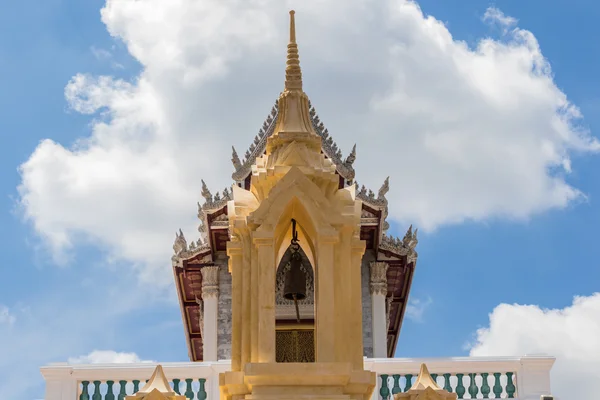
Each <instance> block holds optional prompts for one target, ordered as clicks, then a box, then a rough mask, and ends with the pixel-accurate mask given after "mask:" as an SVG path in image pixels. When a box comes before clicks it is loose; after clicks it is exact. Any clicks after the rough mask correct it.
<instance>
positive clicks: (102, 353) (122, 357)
mask: <svg viewBox="0 0 600 400" xmlns="http://www.w3.org/2000/svg"><path fill="white" fill-rule="evenodd" d="M68 362H69V364H124V363H139V362H153V361H151V360H141V359H140V358H139V357H138V355H137V354H135V353H124V352H117V351H114V350H94V351H92V352H90V353H89V354H87V355H84V356H79V357H70V358H69V361H68Z"/></svg>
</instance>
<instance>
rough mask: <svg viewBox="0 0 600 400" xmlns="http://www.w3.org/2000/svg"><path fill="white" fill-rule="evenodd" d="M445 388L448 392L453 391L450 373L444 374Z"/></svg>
mask: <svg viewBox="0 0 600 400" xmlns="http://www.w3.org/2000/svg"><path fill="white" fill-rule="evenodd" d="M444 390H445V391H446V392H448V393H452V386H450V374H444Z"/></svg>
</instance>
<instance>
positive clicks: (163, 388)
mask: <svg viewBox="0 0 600 400" xmlns="http://www.w3.org/2000/svg"><path fill="white" fill-rule="evenodd" d="M153 391H157V392H159V393H160V394H162V395H164V396H175V395H176V393H175V392H174V391H173V389H172V388H171V385H169V380H168V379H167V377H166V376H165V372H164V371H163V368H162V366H161V365H157V366H156V369H155V370H154V373H153V374H152V376H151V377H150V379H149V380H148V382H147V383H146V385H144V387H143V388H141V389H140V390H139V391H138V392H137V393H136V394H135V395H134V396H135V397H137V398H139V397H145V395H147V394H149V393H150V392H153ZM134 396H131V397H134ZM135 397H134V398H135ZM128 398H130V397H128ZM152 398H155V397H152Z"/></svg>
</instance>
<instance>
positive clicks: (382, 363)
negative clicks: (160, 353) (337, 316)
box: [41, 356, 555, 400]
mask: <svg viewBox="0 0 600 400" xmlns="http://www.w3.org/2000/svg"><path fill="white" fill-rule="evenodd" d="M554 360H555V359H554V358H553V357H548V356H525V357H454V358H418V359H417V358H375V359H374V358H370V359H369V358H366V359H365V369H368V370H371V371H374V372H376V373H377V386H376V388H375V391H374V393H373V396H372V400H391V398H392V397H393V394H394V392H398V391H399V390H400V391H405V389H406V388H407V387H408V386H409V384H408V383H407V378H412V379H411V382H414V380H415V379H416V377H417V375H418V373H419V369H420V366H421V363H425V364H426V365H427V368H428V369H429V372H430V373H431V374H432V375H433V374H435V375H437V382H438V384H439V385H440V386H442V387H444V385H446V384H448V383H449V385H450V387H451V388H452V391H453V392H456V389H457V387H458V386H459V385H458V380H459V377H461V379H462V388H463V389H464V395H463V398H465V399H470V398H471V396H470V391H469V386H471V390H475V391H476V392H477V395H476V398H483V397H484V393H483V392H486V391H487V392H488V393H489V394H488V397H489V398H494V397H495V393H496V392H497V391H498V387H500V386H501V388H502V389H501V397H502V398H507V397H508V396H509V395H510V394H511V393H513V395H514V398H515V399H518V400H534V399H535V400H539V399H540V396H541V395H550V394H551V390H550V370H551V368H552V365H553V364H554ZM160 364H161V365H162V366H163V368H164V371H165V375H166V376H167V378H168V379H169V380H170V381H171V383H172V382H173V381H175V382H179V390H180V392H181V394H185V391H186V388H189V385H191V384H192V383H193V392H194V395H193V396H194V397H193V398H194V399H198V392H199V389H198V387H199V382H200V381H203V380H205V383H204V386H205V387H204V389H205V392H206V399H207V400H217V399H218V398H219V374H220V373H221V372H224V371H228V370H229V368H230V362H229V361H216V362H195V363H192V362H183V363H160ZM156 365H157V364H156V363H134V364H89V365H83V364H52V365H49V366H46V367H42V368H41V372H42V375H43V377H44V379H45V380H46V395H45V400H80V399H81V394H82V389H83V387H84V386H86V385H87V388H88V393H89V399H90V400H95V399H101V400H106V399H113V398H114V399H115V400H121V398H122V396H119V393H122V391H121V389H122V387H121V382H123V384H124V382H127V385H126V387H127V391H126V393H127V394H128V395H129V394H132V393H133V382H134V381H138V382H139V388H141V387H143V385H144V383H145V381H146V380H147V379H149V378H150V376H151V375H152V372H153V371H154V368H155V367H156ZM482 374H484V375H482ZM485 374H487V375H485ZM494 374H495V375H494ZM407 375H408V376H407ZM444 375H446V376H444ZM483 376H487V385H483ZM497 376H498V377H499V381H498V382H500V385H497V387H496V391H494V384H495V383H497V382H496V377H497ZM471 377H474V379H475V382H474V383H475V384H474V385H471ZM509 377H511V381H512V383H513V385H514V389H513V387H512V385H509V382H508V378H509ZM186 379H188V382H186V381H185V380H186ZM107 381H110V382H112V383H111V385H113V386H112V393H113V394H114V397H112V396H106V391H107V388H108V386H109V384H107ZM383 381H386V383H387V391H386V390H385V388H384V390H382V382H383ZM85 382H88V383H85ZM123 387H124V386H123ZM96 388H99V394H100V396H98V394H96V397H92V394H94V393H95V389H96ZM475 388H476V389H475ZM482 389H483V391H482ZM84 393H85V392H84ZM189 394H191V393H189ZM203 394H204V392H202V393H201V397H202V396H203ZM384 395H385V396H387V399H386V398H383V397H384ZM200 400H202V398H201V399H200Z"/></svg>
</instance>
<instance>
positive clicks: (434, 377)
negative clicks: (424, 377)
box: [431, 374, 438, 384]
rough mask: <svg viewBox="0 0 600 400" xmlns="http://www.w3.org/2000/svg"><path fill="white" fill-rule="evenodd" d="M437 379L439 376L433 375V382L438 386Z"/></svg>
mask: <svg viewBox="0 0 600 400" xmlns="http://www.w3.org/2000/svg"><path fill="white" fill-rule="evenodd" d="M437 377H438V374H431V379H433V381H434V382H435V383H436V384H437Z"/></svg>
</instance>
